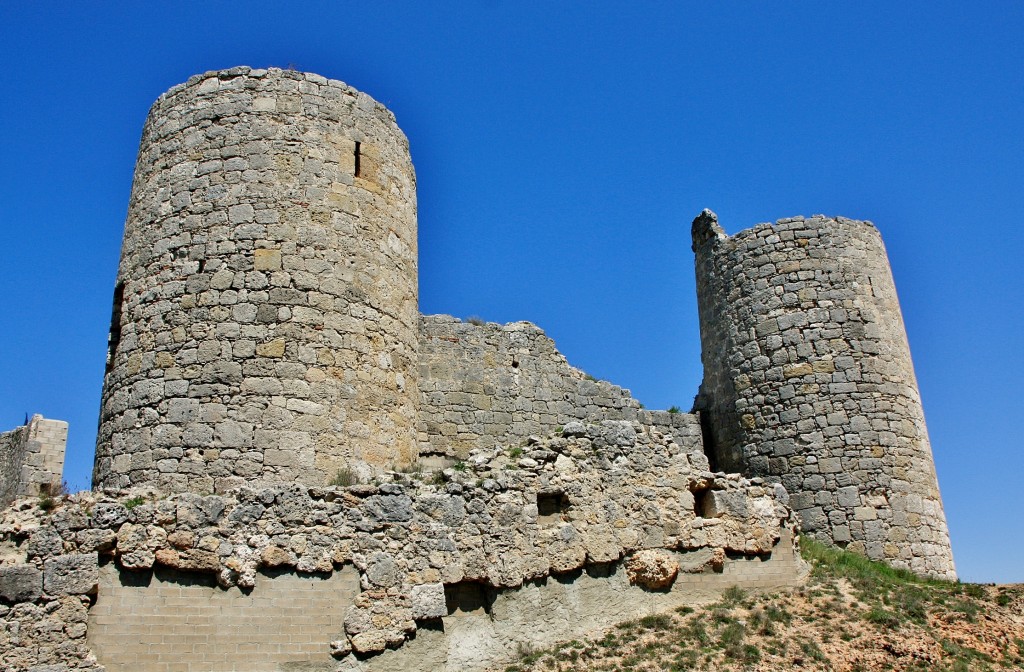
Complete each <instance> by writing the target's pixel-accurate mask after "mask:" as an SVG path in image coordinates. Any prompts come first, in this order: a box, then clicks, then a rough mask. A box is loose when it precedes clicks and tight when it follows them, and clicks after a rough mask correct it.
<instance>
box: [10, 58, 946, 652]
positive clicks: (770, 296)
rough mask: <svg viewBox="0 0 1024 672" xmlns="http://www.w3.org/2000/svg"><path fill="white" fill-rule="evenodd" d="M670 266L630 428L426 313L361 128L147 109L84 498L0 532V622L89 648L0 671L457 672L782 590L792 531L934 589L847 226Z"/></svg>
mask: <svg viewBox="0 0 1024 672" xmlns="http://www.w3.org/2000/svg"><path fill="white" fill-rule="evenodd" d="M692 234H693V246H694V248H693V249H694V252H695V254H696V272H697V285H698V294H699V297H698V298H699V308H700V324H701V342H702V359H703V362H704V371H705V373H704V381H703V383H702V385H701V388H700V392H699V394H698V395H697V399H696V401H695V406H694V410H693V412H691V413H674V412H668V411H651V410H646V409H643V408H642V406H641V405H640V404H639V403H638V402H637V401H636V400H635V399H633V398H632V397H631V396H630V394H629V392H628V391H626V390H623V389H621V388H619V387H616V386H614V385H612V384H610V383H607V382H604V381H596V380H593V379H592V378H590V377H589V376H587V375H586V374H584V373H583V372H581V371H579V370H578V369H575V368H574V367H572V366H570V365H569V363H568V362H567V361H566V359H565V358H564V357H563V356H562V355H561V354H560V353H559V352H558V351H557V350H556V349H555V347H554V343H553V342H552V341H551V339H549V338H548V337H547V336H545V335H544V333H543V332H542V331H541V330H540V329H538V328H537V327H535V326H533V325H532V324H529V323H526V322H518V323H512V324H508V325H498V324H493V323H491V324H474V323H468V322H462V321H460V320H457V319H454V318H451V317H448V316H436V315H435V316H424V315H420V314H419V313H418V309H417V255H416V249H417V241H416V235H417V234H416V192H415V175H414V172H413V167H412V163H411V160H410V156H409V149H408V142H407V140H406V138H405V136H404V134H403V133H402V131H401V130H400V129H399V128H398V126H397V124H396V122H395V120H394V117H393V115H392V114H391V113H390V112H389V111H388V110H387V109H386V108H385V107H384V106H382V105H381V104H380V103H377V102H376V101H374V100H373V99H371V98H370V97H369V96H367V95H365V94H363V93H360V92H358V91H355V90H354V89H352V88H351V87H348V86H346V85H345V84H343V83H341V82H337V81H333V80H328V79H325V78H323V77H319V76H317V75H312V74H305V73H299V72H294V71H282V70H274V69H271V70H253V69H250V68H244V67H242V68H233V69H230V70H224V71H218V72H210V73H206V74H204V75H199V76H196V77H193V78H192V79H190V80H189V81H188V82H186V83H185V84H182V85H180V86H177V87H174V88H173V89H171V90H170V91H168V92H167V93H165V94H164V95H163V96H161V97H160V99H159V100H158V101H157V102H156V103H155V105H154V106H153V108H152V110H151V112H150V115H149V118H148V119H147V121H146V125H145V128H144V131H143V137H142V143H141V147H140V152H139V159H138V163H137V166H136V172H135V180H134V183H133V187H132V195H131V201H130V205H129V212H128V218H127V222H126V224H125V237H124V245H123V248H122V253H121V262H120V267H119V271H118V277H117V283H116V288H115V292H114V305H113V317H112V321H111V329H110V340H109V351H108V360H107V370H106V375H105V379H104V386H103V394H102V410H101V418H100V427H99V434H98V438H97V449H96V462H95V469H94V487H95V488H96V491H95V492H94V493H83V495H81V496H79V498H78V499H77V500H76V499H74V498H73V501H71V502H69V503H67V504H66V505H65V506H64V507H62V508H61V509H58V510H57V511H56V512H55V513H54V514H53V515H52V516H51V517H50V518H48V519H45V520H40V519H39V515H38V514H37V513H36V512H29V511H28V509H26V508H25V507H24V506H22V507H21V508H20V509H18V510H17V511H14V512H11V513H9V514H8V522H7V523H6V527H3V528H0V537H3V538H6V539H8V540H13V541H15V542H17V543H16V544H15V545H16V547H17V550H16V552H12V554H9V557H8V561H7V562H6V564H4V565H0V604H2V603H7V604H12V605H15V607H14V608H12V609H10V610H9V611H8V612H7V615H6V616H4V615H3V614H0V618H12V619H15V620H18V619H23V620H26V622H27V620H31V618H33V617H36V616H38V614H36V611H39V612H40V613H42V612H41V611H40V610H44V609H46V608H49V607H47V606H46V605H49V604H55V603H59V605H60V607H59V608H60V609H61V610H63V611H62V612H61V613H62V614H64V616H62V618H65V620H67V621H68V622H73V623H78V624H87V627H84V625H83V627H81V628H78V627H75V628H72V629H71V630H73V631H74V633H75V634H74V635H68V637H70V641H71V642H72V643H71V644H69V645H66V646H65V648H64V649H60V648H59V647H58V645H57V644H56V643H54V642H51V641H49V640H47V639H46V638H45V636H43V637H42V639H41V641H37V642H34V643H33V646H34V647H35V648H34V649H33V650H34V651H36V653H34V654H33V653H26V652H25V651H22V650H20V649H19V651H21V653H17V652H16V653H15V654H12V656H11V657H9V658H8V659H3V662H5V663H6V664H8V665H10V666H12V669H17V670H22V669H26V670H27V669H29V667H30V666H31V665H30V663H33V664H50V662H53V661H58V662H59V659H60V658H61V656H64V657H65V658H73V659H74V660H77V661H80V662H81V661H88V660H90V658H89V657H90V656H96V658H93V659H92V661H93V663H95V665H94V666H93V667H89V665H90V664H93V663H89V664H85V663H82V664H81V665H79V668H80V669H92V670H100V669H107V670H111V671H115V670H146V671H149V670H153V671H157V670H160V671H164V670H170V669H185V670H209V669H243V668H244V669H252V670H255V669H261V670H263V669H266V670H279V669H281V670H283V669H295V668H292V667H288V666H289V665H293V664H294V665H298V664H303V665H309V667H303V668H302V669H317V670H321V669H322V670H335V669H337V670H342V669H345V670H349V669H352V670H355V669H367V670H370V669H408V670H414V669H423V670H427V669H431V670H433V669H451V670H456V669H482V668H483V667H484V666H486V665H489V664H497V663H500V662H501V661H502V660H503V659H506V658H507V657H508V655H510V654H511V652H513V651H514V649H515V644H516V643H517V642H518V643H528V644H531V645H542V644H544V643H546V642H548V641H549V640H551V641H553V640H554V639H558V638H565V637H574V636H579V635H580V634H583V633H585V632H588V631H592V630H594V629H599V628H600V627H605V626H607V625H610V624H611V623H613V622H615V621H616V620H622V619H623V618H629V617H632V616H636V615H642V614H644V613H653V612H655V611H658V610H663V609H667V608H672V607H673V606H678V605H680V604H685V603H687V602H692V601H700V600H703V599H708V598H709V597H710V596H713V595H715V594H718V592H720V591H721V590H723V589H724V588H726V587H728V586H729V585H741V586H746V587H751V588H759V589H760V588H773V587H781V586H789V585H796V584H798V583H799V582H800V581H802V578H803V572H804V571H805V568H803V566H802V564H801V562H800V560H799V558H798V557H797V556H796V555H795V553H794V543H795V542H794V532H795V530H796V528H797V526H798V522H797V521H799V526H802V528H803V530H804V531H805V532H807V533H810V534H813V535H815V536H818V537H820V538H822V539H824V540H826V541H828V542H830V543H834V544H837V545H840V546H845V547H847V548H851V549H853V550H856V551H858V552H861V553H863V554H865V555H867V556H869V557H872V558H875V559H882V560H886V561H887V562H890V563H891V564H893V565H895V566H898V567H905V568H907V569H910V570H912V571H915V572H918V573H920V574H924V575H928V576H934V577H942V578H955V569H954V565H953V560H952V553H951V550H950V545H949V538H948V532H947V530H946V523H945V518H944V514H943V511H942V503H941V499H940V497H939V491H938V485H937V480H936V477H935V470H934V465H933V463H932V459H931V451H930V447H929V444H928V437H927V433H926V430H925V426H924V416H923V411H922V408H921V403H920V399H919V395H918V391H917V386H916V381H915V379H914V373H913V368H912V364H911V360H910V354H909V348H908V346H907V341H906V335H905V332H904V328H903V323H902V318H901V316H900V312H899V306H898V303H897V301H896V294H895V288H894V286H893V282H892V277H891V274H890V272H889V268H888V262H887V259H886V255H885V250H884V247H883V245H882V242H881V238H880V237H879V235H878V232H877V230H876V229H875V228H874V226H873V225H871V224H870V223H868V222H858V221H853V220H847V219H843V218H836V219H831V218H826V217H823V216H815V217H811V218H806V219H805V218H802V217H801V218H791V219H786V220H780V221H779V222H777V223H776V224H774V225H770V224H761V225H758V226H756V227H754V228H752V229H749V230H746V231H743V232H741V233H739V234H737V235H735V236H732V237H729V236H726V235H725V233H724V232H723V231H722V229H721V228H720V227H719V226H718V223H717V220H716V218H715V216H714V215H713V213H711V212H710V211H704V213H702V214H701V215H699V216H698V217H697V219H696V220H694V223H693V231H692ZM424 468H426V469H427V472H429V471H430V470H431V469H433V472H432V473H427V472H424V471H423V469H424ZM349 481H361V483H358V484H350V483H349ZM371 481H372V482H371ZM19 539H20V540H21V541H18V540H19ZM22 542H24V543H22ZM666 568H667V569H666ZM659 572H660V574H659ZM197 576H203V577H210V578H209V581H208V582H207V581H206V580H205V579H203V580H198V579H197V578H196V577H197ZM311 581H312V583H311ZM225 591H227V592H225ZM232 591H236V592H232ZM237 591H241V592H237ZM225 596H230V597H229V598H225ZM225 599H226V600H227V601H224V600H225ZM222 602H223V604H222ZM211 605H214V606H211ZM215 605H221V606H215ZM294 605H299V606H298V607H297V609H298V610H297V611H295V612H294V613H292V611H289V607H290V606H294ZM207 608H211V609H214V608H215V610H216V612H217V614H218V615H219V616H218V618H219V619H221V621H220V622H221V623H223V622H229V623H230V627H226V628H220V627H217V626H218V623H217V622H213V621H211V620H210V618H208V617H204V616H203V614H204V613H206V612H203V609H207ZM19 610H20V611H19ZM128 613H135V614H138V613H145V614H148V615H150V616H151V618H149V617H147V618H146V619H141V620H138V621H137V622H135V621H131V622H126V621H125V619H124V615H125V614H128ZM204 618H205V620H204ZM190 619H191V620H190ZM538 623H542V624H543V627H540V628H538V627H537V624H538ZM71 630H67V629H66V630H65V633H68V632H71ZM166 633H171V635H172V637H171V639H170V640H169V639H167V638H166V637H165V634H166ZM186 633H191V635H190V634H186ZM196 633H202V634H201V636H202V637H205V638H206V639H205V640H204V641H205V642H207V643H208V646H205V647H197V648H195V649H193V652H192V654H178V656H179V659H180V660H179V663H180V664H179V666H178V667H173V668H172V667H168V666H166V664H165V663H164V662H162V661H166V659H167V656H168V655H169V654H170V652H172V651H173V650H174V646H173V644H174V640H173V636H175V635H179V634H181V635H182V636H184V637H185V638H186V639H188V637H189V636H196V637H198V636H200V635H197V634H196ZM270 633H272V634H270ZM417 633H418V634H417ZM545 638H547V639H545ZM128 641H131V642H135V641H141V642H142V644H140V645H138V646H134V645H132V646H126V645H125V642H128ZM264 644H265V645H266V647H267V649H266V650H263V649H262V648H260V647H261V646H262V645H264ZM68 647H70V648H68ZM247 647H248V648H247ZM252 647H255V648H252ZM467 647H468V648H469V650H470V651H471V653H470V654H467V653H466V650H467ZM23 648H24V647H23ZM395 649H397V650H395ZM26 650H27V649H26ZM467 655H468V656H469V657H468V658H467ZM18 656H20V657H18ZM210 656H212V657H210ZM162 665H163V666H162ZM239 666H241V667H239Z"/></svg>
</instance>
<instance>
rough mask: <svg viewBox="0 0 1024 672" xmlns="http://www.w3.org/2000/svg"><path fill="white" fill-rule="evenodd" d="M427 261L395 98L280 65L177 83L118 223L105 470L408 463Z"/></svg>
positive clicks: (225, 476)
mask: <svg viewBox="0 0 1024 672" xmlns="http://www.w3.org/2000/svg"><path fill="white" fill-rule="evenodd" d="M416 268H417V261H416V191H415V174H414V170H413V166H412V162H411V160H410V157H409V146H408V141H407V140H406V138H405V135H404V134H403V133H402V131H401V130H400V129H399V128H398V126H397V125H396V123H395V119H394V116H393V115H392V114H391V113H390V112H389V111H388V110H387V109H386V108H385V107H384V106H383V105H381V104H379V103H377V102H376V101H374V100H373V99H371V98H370V97H369V96H367V95H366V94H363V93H360V92H358V91H356V90H355V89H353V88H351V87H349V86H347V85H345V84H344V83H342V82H338V81H333V80H327V79H324V78H321V77H318V76H317V75H312V74H305V73H300V72H295V71H292V70H279V69H268V70H252V69H249V68H234V69H231V70H222V71H218V72H214V73H207V75H206V76H204V77H202V78H200V79H192V80H189V82H187V83H185V84H183V85H181V86H177V87H175V88H173V89H171V90H170V91H168V92H167V93H165V94H164V95H163V96H161V97H160V99H159V100H157V102H156V103H155V104H154V105H153V107H152V109H151V111H150V115H149V118H148V120H147V123H146V124H145V128H144V130H143V137H142V142H141V144H140V147H139V160H138V162H137V164H136V176H135V181H134V189H133V192H132V196H131V199H130V205H129V211H128V218H127V221H126V223H125V235H124V244H123V246H122V258H121V263H120V267H119V271H118V275H117V286H116V289H115V299H116V301H117V305H116V306H115V308H114V312H115V315H116V316H117V317H118V318H119V319H118V323H117V324H116V325H115V328H114V330H113V331H112V334H111V336H112V340H111V347H110V357H111V362H110V364H111V366H110V370H109V371H108V372H107V374H106V376H105V379H104V389H103V398H102V408H101V422H100V428H99V436H98V438H97V449H96V468H95V480H96V484H97V485H98V486H100V487H110V488H120V487H129V486H137V485H141V484H144V483H150V484H153V485H156V486H158V487H159V488H160V489H161V490H164V491H171V492H183V491H192V492H203V493H209V492H224V491H226V490H227V489H229V488H231V487H235V486H237V485H240V484H242V483H245V484H256V483H289V482H293V481H296V480H299V481H302V482H304V483H308V484H310V485H317V484H323V483H326V482H328V481H329V480H330V479H332V478H333V477H334V476H335V475H336V473H337V471H338V469H340V468H342V467H345V466H354V465H356V464H359V463H363V464H366V465H370V466H372V467H373V468H375V469H378V470H380V469H383V468H386V467H389V466H391V465H393V464H409V463H410V462H412V461H413V459H414V458H415V453H416V442H417V435H416V431H417V427H416V423H417V417H416V413H417V406H418V405H419V391H418V387H417V379H418V377H419V370H418V366H419V362H418V358H417V351H418V348H419V324H418V318H419V315H418V312H417V309H416V308H417V278H416ZM154 308H157V309H158V313H159V315H160V318H159V319H154V313H153V310H154ZM279 400H280V403H279ZM257 409H258V410H257Z"/></svg>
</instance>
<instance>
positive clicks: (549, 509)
mask: <svg viewBox="0 0 1024 672" xmlns="http://www.w3.org/2000/svg"><path fill="white" fill-rule="evenodd" d="M568 511H569V498H568V497H567V496H566V495H565V493H564V492H559V491H553V492H538V493H537V519H538V521H539V522H541V523H553V522H560V521H561V520H562V515H563V514H565V513H567V512H568Z"/></svg>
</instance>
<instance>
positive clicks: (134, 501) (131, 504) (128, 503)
mask: <svg viewBox="0 0 1024 672" xmlns="http://www.w3.org/2000/svg"><path fill="white" fill-rule="evenodd" d="M145 502H146V499H145V498H144V497H140V496H136V497H132V498H131V499H126V500H125V502H124V508H126V509H128V510H129V511H131V510H132V509H134V508H135V507H136V506H139V505H140V504H144V503H145Z"/></svg>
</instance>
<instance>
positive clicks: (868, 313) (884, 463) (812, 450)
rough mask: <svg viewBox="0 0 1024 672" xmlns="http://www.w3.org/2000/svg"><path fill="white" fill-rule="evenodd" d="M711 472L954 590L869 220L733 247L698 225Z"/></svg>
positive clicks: (887, 279)
mask: <svg viewBox="0 0 1024 672" xmlns="http://www.w3.org/2000/svg"><path fill="white" fill-rule="evenodd" d="M693 239H694V251H695V252H696V268H697V288H698V305H699V308H700V326H701V344H702V359H703V362H704V381H703V384H702V386H701V392H700V395H699V397H698V400H697V404H696V406H697V408H698V409H699V410H703V411H704V412H706V413H707V416H708V420H709V422H708V423H707V425H706V426H707V428H708V429H709V430H710V434H711V436H710V439H711V441H710V442H711V443H712V444H713V446H714V450H713V451H712V452H713V459H714V460H715V461H717V466H718V467H719V468H723V469H726V470H730V471H743V472H744V473H746V474H748V475H751V476H767V477H769V478H770V479H772V480H775V481H781V483H782V484H783V485H785V487H786V490H787V491H788V492H789V493H790V495H791V497H792V500H791V501H792V505H793V508H794V509H795V510H796V511H797V512H798V513H799V515H800V519H801V523H802V526H803V529H804V530H805V531H806V532H810V533H812V534H815V535H816V536H819V537H822V538H824V539H828V540H831V541H834V542H835V543H837V544H839V545H842V546H846V547H847V548H850V549H851V550H856V551H859V552H861V553H865V554H867V555H868V556H869V557H871V558H874V559H878V560H887V561H889V562H890V563H892V564H894V565H896V566H901V567H906V568H908V569H911V570H913V571H915V572H918V573H921V574H928V575H933V576H939V577H945V578H954V577H955V569H954V566H953V558H952V551H951V548H950V544H949V534H948V531H947V528H946V520H945V515H944V513H943V510H942V500H941V498H940V496H939V488H938V481H937V479H936V475H935V466H934V463H933V461H932V454H931V447H930V444H929V441H928V434H927V430H926V428H925V422H924V412H923V409H922V406H921V400H920V395H919V392H918V389H917V381H916V379H915V377H914V370H913V364H912V362H911V359H910V349H909V346H908V344H907V338H906V332H905V330H904V326H903V318H902V315H901V313H900V309H899V303H898V301H897V298H896V289H895V286H894V284H893V280H892V274H891V271H890V268H889V263H888V258H887V256H886V252H885V247H884V245H883V244H882V239H881V236H880V235H879V233H878V231H877V229H875V227H874V226H873V225H872V224H871V223H870V222H861V221H854V220H849V219H844V218H836V219H830V218H826V217H824V216H815V217H811V218H808V219H805V218H803V217H795V218H791V219H782V220H779V221H778V222H777V223H776V224H775V225H774V226H773V225H770V224H759V225H758V226H756V227H754V228H752V229H748V230H746V231H742V232H740V233H738V234H736V235H735V236H732V237H728V236H726V235H725V233H724V231H723V230H722V229H721V227H719V225H718V222H717V218H715V216H714V214H713V213H711V212H710V211H704V213H703V214H702V215H701V216H699V217H698V218H697V219H696V220H694V225H693Z"/></svg>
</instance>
